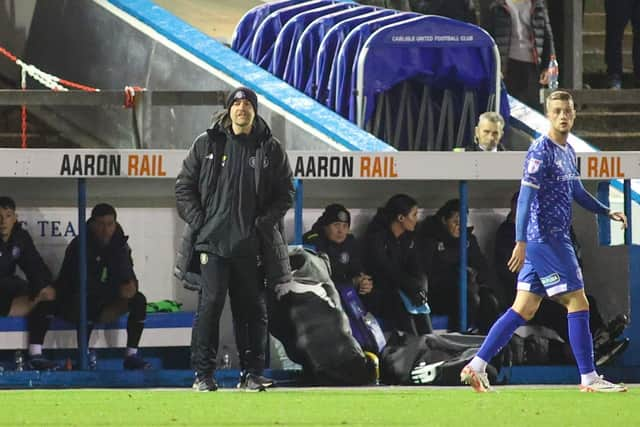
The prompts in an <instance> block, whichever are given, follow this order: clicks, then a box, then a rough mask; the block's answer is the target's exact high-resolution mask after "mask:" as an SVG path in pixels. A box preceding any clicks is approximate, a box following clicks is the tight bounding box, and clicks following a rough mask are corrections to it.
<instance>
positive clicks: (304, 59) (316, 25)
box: [285, 6, 376, 96]
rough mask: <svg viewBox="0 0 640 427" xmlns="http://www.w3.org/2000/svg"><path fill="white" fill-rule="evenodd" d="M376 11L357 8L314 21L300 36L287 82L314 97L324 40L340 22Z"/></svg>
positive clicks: (287, 74) (362, 7) (369, 8)
mask: <svg viewBox="0 0 640 427" xmlns="http://www.w3.org/2000/svg"><path fill="white" fill-rule="evenodd" d="M374 10H376V9H375V8H374V7H371V6H357V7H352V8H349V9H346V10H341V11H339V12H334V13H330V14H328V15H325V16H321V17H319V18H317V19H316V20H314V21H313V22H312V23H311V24H309V25H308V26H307V28H306V29H305V30H304V32H303V33H302V35H301V36H300V40H299V41H298V45H297V46H296V50H295V54H294V56H293V71H292V73H287V71H285V77H286V80H287V81H288V82H289V83H290V84H292V85H293V86H294V87H296V88H297V89H300V90H302V91H303V92H304V93H306V94H307V95H309V96H313V90H312V87H313V75H314V73H315V62H316V57H317V54H318V48H319V47H320V43H321V42H322V39H324V37H325V36H326V35H327V33H328V32H329V31H330V30H331V28H332V27H333V26H334V25H336V24H337V23H338V22H342V21H344V20H346V19H349V18H352V17H354V16H358V15H364V14H365V13H369V12H372V11H374Z"/></svg>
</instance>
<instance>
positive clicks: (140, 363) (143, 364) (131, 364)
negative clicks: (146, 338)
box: [122, 354, 151, 371]
mask: <svg viewBox="0 0 640 427" xmlns="http://www.w3.org/2000/svg"><path fill="white" fill-rule="evenodd" d="M122 367H123V368H124V369H126V370H129V371H137V370H142V369H151V363H149V362H147V361H146V360H144V359H143V358H142V357H140V356H138V355H137V354H132V355H129V356H127V357H125V358H124V360H123V361H122Z"/></svg>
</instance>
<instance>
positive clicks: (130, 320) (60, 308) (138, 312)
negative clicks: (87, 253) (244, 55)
mask: <svg viewBox="0 0 640 427" xmlns="http://www.w3.org/2000/svg"><path fill="white" fill-rule="evenodd" d="M124 313H129V316H128V317H127V347H131V348H137V347H138V344H139V343H140V338H141V337H142V331H143V330H144V321H145V319H146V317H147V298H146V297H145V296H144V295H143V294H142V293H141V292H140V291H138V292H136V293H135V294H134V295H133V297H131V298H129V299H125V298H119V297H110V298H109V297H107V296H104V295H103V296H101V295H99V294H98V293H89V295H88V297H87V321H88V322H89V323H88V325H87V339H89V337H90V336H91V331H92V330H93V325H94V323H95V322H112V321H114V320H116V319H118V317H120V316H121V315H123V314H124ZM54 316H60V317H62V318H63V319H65V320H67V321H69V322H72V323H74V324H76V326H77V325H78V322H79V320H80V305H79V303H78V297H77V295H73V296H67V297H63V298H61V299H60V300H59V301H46V302H41V303H40V304H38V305H37V306H36V307H35V308H34V309H33V310H32V311H31V313H29V316H28V317H27V323H28V327H29V344H42V343H43V342H44V337H45V335H46V333H47V331H48V330H49V326H50V323H51V319H52V318H53V317H54ZM79 342H80V340H78V343H79Z"/></svg>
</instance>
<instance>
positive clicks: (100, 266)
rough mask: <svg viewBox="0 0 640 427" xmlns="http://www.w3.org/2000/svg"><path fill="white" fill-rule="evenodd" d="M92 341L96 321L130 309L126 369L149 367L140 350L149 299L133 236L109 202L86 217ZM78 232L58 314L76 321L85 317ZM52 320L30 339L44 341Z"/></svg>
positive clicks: (61, 281)
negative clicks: (140, 277) (136, 269)
mask: <svg viewBox="0 0 640 427" xmlns="http://www.w3.org/2000/svg"><path fill="white" fill-rule="evenodd" d="M87 229H88V233H87V251H86V260H87V283H86V286H87V288H86V289H87V320H88V322H89V323H88V333H87V341H88V340H89V337H90V336H91V330H92V328H93V325H94V323H95V322H100V323H108V322H113V321H115V320H117V319H118V318H119V317H120V316H121V315H123V314H125V313H129V315H128V319H127V348H126V351H125V357H124V360H123V367H124V369H129V370H135V369H147V368H150V367H151V366H150V364H149V363H147V362H146V361H145V360H143V359H142V358H141V357H140V356H139V355H138V344H139V343H140V338H141V337H142V331H143V329H144V321H145V319H146V306H147V299H146V298H145V296H144V295H143V294H142V293H141V292H140V291H139V290H138V279H137V278H136V274H135V272H134V271H133V259H132V258H131V248H130V247H129V244H128V243H127V241H128V239H129V236H126V235H125V234H124V231H123V229H122V226H121V225H120V224H119V223H118V222H117V214H116V210H115V208H114V207H113V206H111V205H109V204H107V203H99V204H97V205H96V206H95V207H94V208H93V210H92V211H91V217H90V218H89V220H88V221H87ZM79 244H80V242H79V238H78V237H77V236H76V237H75V238H74V239H73V240H72V241H71V243H69V245H68V246H67V249H66V251H65V254H64V259H63V261H62V267H61V268H60V273H59V274H58V277H57V279H56V281H55V283H54V286H55V288H56V292H57V295H58V298H57V300H58V303H57V304H56V307H55V314H57V315H59V316H61V317H62V318H64V319H65V320H68V321H70V322H73V323H75V324H76V325H77V324H78V322H79V321H80V304H79V299H80V298H79V294H80V274H79V271H78V265H79V261H80V247H79ZM48 327H49V322H48V321H47V322H44V323H43V324H40V325H31V326H30V331H29V332H30V337H31V338H30V340H31V341H37V342H39V343H42V342H43V341H44V337H45V334H46V332H47V329H48Z"/></svg>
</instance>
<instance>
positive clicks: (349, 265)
mask: <svg viewBox="0 0 640 427" xmlns="http://www.w3.org/2000/svg"><path fill="white" fill-rule="evenodd" d="M350 226H351V214H350V213H349V211H348V210H347V209H346V208H345V207H344V206H342V205H339V204H332V205H329V206H327V207H326V208H325V210H324V212H323V213H322V215H321V216H320V218H318V220H317V221H316V222H315V224H313V226H312V227H311V230H309V231H308V232H306V233H305V234H304V236H302V242H303V243H304V244H305V245H310V246H313V247H315V249H316V250H317V251H318V252H324V253H326V254H327V255H328V256H329V261H330V263H331V280H333V283H334V284H335V285H344V284H353V286H355V287H356V289H357V291H358V293H359V294H360V295H367V294H368V293H370V292H371V289H372V288H373V282H372V281H371V276H369V275H367V274H365V273H363V269H362V265H361V263H360V256H359V255H360V254H359V251H358V247H357V243H356V239H355V237H354V236H353V234H351V233H350V232H349V227H350Z"/></svg>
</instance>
